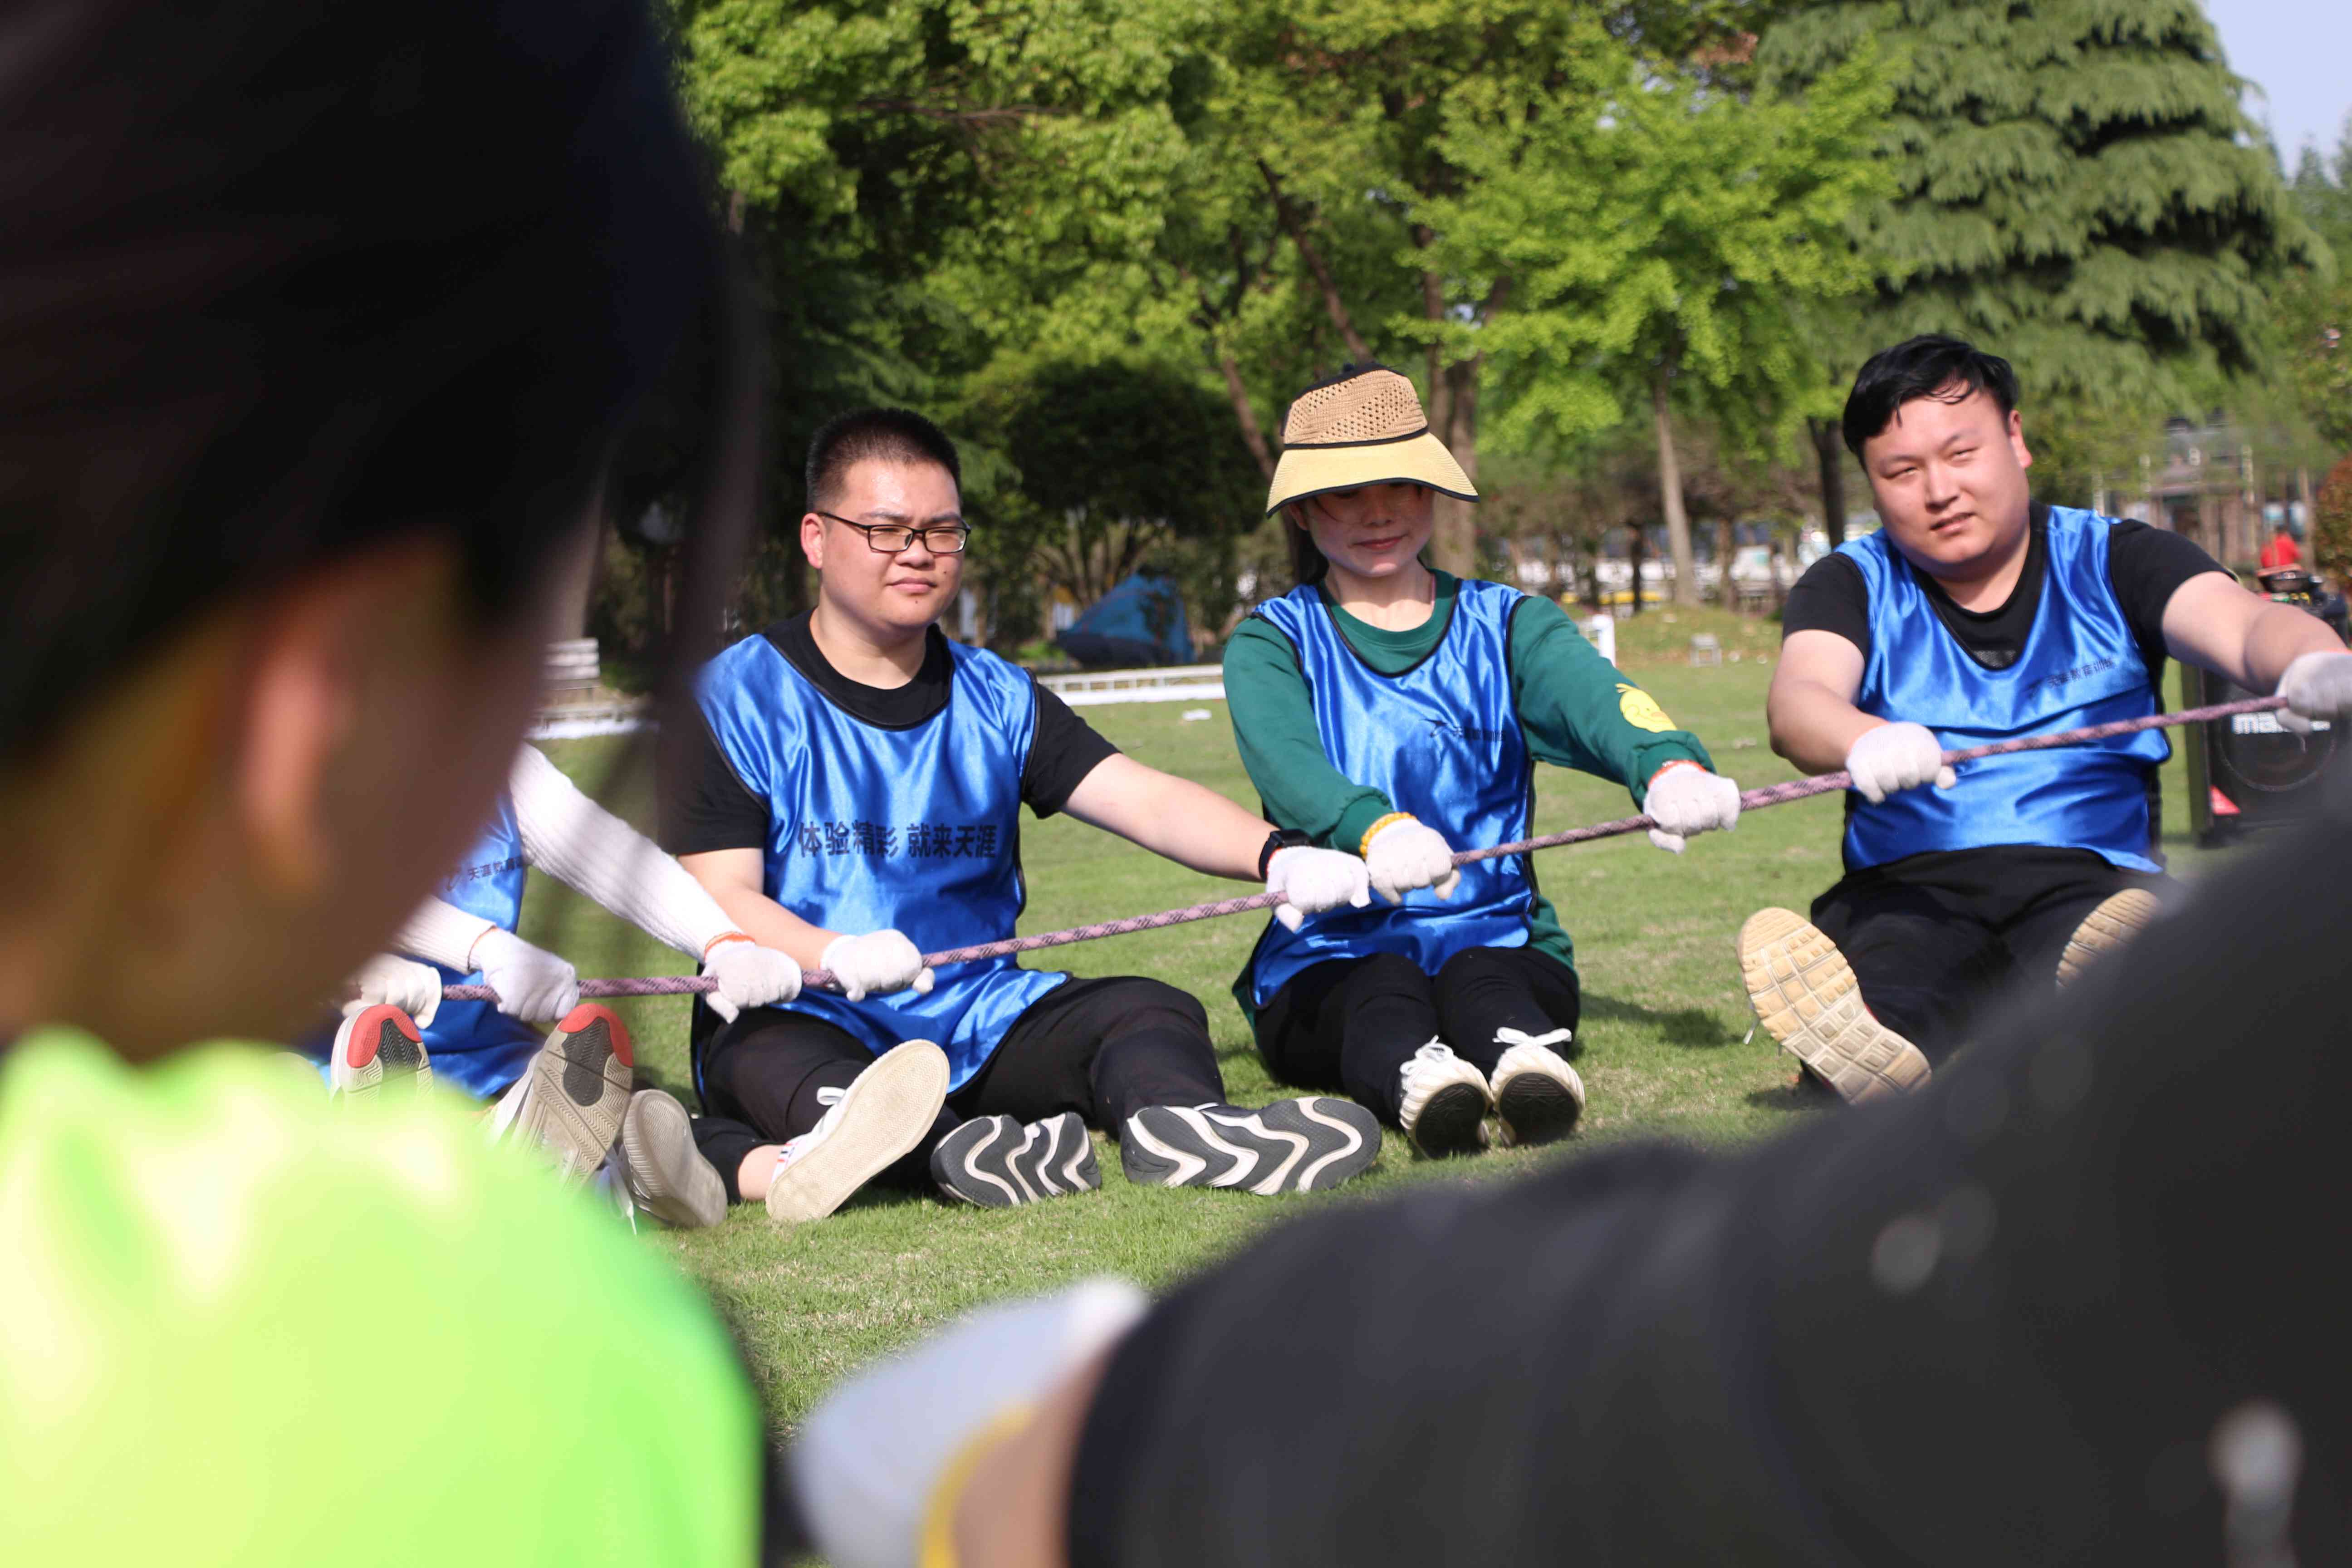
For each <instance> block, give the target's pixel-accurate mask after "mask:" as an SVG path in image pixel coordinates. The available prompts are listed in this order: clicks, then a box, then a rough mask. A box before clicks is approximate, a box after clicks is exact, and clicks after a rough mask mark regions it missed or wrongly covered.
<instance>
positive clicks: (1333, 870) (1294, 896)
mask: <svg viewBox="0 0 2352 1568" xmlns="http://www.w3.org/2000/svg"><path fill="white" fill-rule="evenodd" d="M1265 890H1266V891H1267V892H1269V893H1275V894H1278V895H1280V897H1281V899H1282V902H1280V903H1278V904H1276V905H1275V906H1274V918H1275V919H1276V920H1278V921H1281V922H1282V923H1283V925H1284V926H1285V927H1286V928H1287V929H1288V930H1291V931H1297V929H1298V922H1299V921H1300V920H1302V919H1303V918H1305V917H1306V916H1307V915H1319V914H1321V913H1323V912H1324V911H1325V910H1336V909H1338V908H1339V906H1340V905H1341V904H1351V905H1353V906H1354V907H1355V908H1357V909H1362V908H1363V907H1364V906H1365V905H1366V904H1369V903H1370V902H1371V901H1372V893H1371V882H1370V872H1369V870H1368V869H1367V868H1366V867H1365V865H1364V863H1363V862H1362V861H1361V860H1359V859H1357V858H1355V857H1354V856H1353V855H1349V854H1348V853H1346V852H1345V851H1343V850H1339V849H1310V848H1308V847H1306V846H1305V845H1303V844H1294V845H1292V846H1291V847H1289V848H1287V849H1277V850H1276V851H1275V852H1274V858H1272V859H1270V860H1268V861H1267V862H1266V863H1265Z"/></svg>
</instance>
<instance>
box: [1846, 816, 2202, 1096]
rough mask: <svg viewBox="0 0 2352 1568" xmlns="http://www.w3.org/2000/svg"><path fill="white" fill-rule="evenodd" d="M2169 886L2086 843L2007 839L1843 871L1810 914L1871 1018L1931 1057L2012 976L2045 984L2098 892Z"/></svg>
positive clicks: (2162, 892) (1942, 1052)
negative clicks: (1847, 969) (2066, 845)
mask: <svg viewBox="0 0 2352 1568" xmlns="http://www.w3.org/2000/svg"><path fill="white" fill-rule="evenodd" d="M2176 887H2177V884H2175V883H2174V882H2173V881H2172V880H2171V879H2169V878H2167V877H2161V876H2156V875H2152V874H2149V873H2147V872H2141V871H2126V870H2123V869H2121V868H2117V867H2116V866H2114V865H2111V864H2109V863H2108V862H2107V861H2106V860H2105V858H2102V857H2100V856H2097V855H2094V854H2092V853H2091V852H2090V851H2089V850H2086V849H2044V848H2040V847H2032V846H2024V845H2019V846H2006V845H2005V846H2001V847H1997V848H1990V849H1963V850H1956V851H1952V852H1948V853H1937V854H1930V855H1914V856H1911V857H1909V858H1906V859H1902V860H1897V861H1895V862H1893V863H1892V864H1889V865H1885V866H1874V867H1871V868H1867V869H1865V870H1861V871H1854V872H1851V873H1849V874H1848V875H1847V876H1846V877H1845V878H1844V879H1843V880H1842V881H1840V882H1839V883H1838V884H1837V885H1836V886H1835V887H1832V889H1830V890H1829V891H1828V892H1826V893H1823V894H1822V896H1821V897H1820V898H1818V899H1815V900H1813V910H1812V913H1813V923H1814V924H1815V925H1817V926H1819V927H1821V928H1822V932H1823V934H1825V935H1826V936H1828V937H1829V939H1830V940H1831V941H1832V942H1836V943H1837V944H1838V949H1839V951H1840V952H1843V953H1844V954H1845V956H1846V962H1847V963H1851V964H1853V973H1854V976H1855V978H1856V979H1858V980H1860V981H1861V982H1862V998H1863V1000H1864V1002H1866V1003H1868V1004H1869V1005H1870V1010H1871V1012H1873V1013H1874V1014H1875V1015H1877V1016H1878V1020H1879V1022H1881V1023H1883V1024H1885V1026H1887V1027H1888V1028H1890V1029H1893V1030H1894V1031H1895V1033H1897V1034H1899V1035H1901V1036H1903V1037H1905V1038H1906V1039H1907V1040H1909V1041H1910V1042H1911V1043H1912V1044H1913V1045H1915V1046H1917V1047H1919V1048H1920V1050H1922V1051H1923V1052H1925V1053H1926V1054H1927V1058H1928V1059H1929V1060H1930V1061H1937V1062H1940V1061H1942V1060H1943V1059H1944V1058H1946V1057H1948V1056H1949V1055H1950V1054H1951V1052H1952V1051H1953V1050H1954V1049H1956V1048H1957V1047H1958V1046H1959V1045H1960V1043H1961V1042H1962V1041H1963V1040H1964V1039H1966V1038H1967V1032H1968V1029H1969V1026H1970V1022H1971V1019H1972V1016H1973V1015H1974V1014H1975V1013H1976V1011H1977V1010H1978V1009H1979V1006H1980V1005H1982V1004H1983V1003H1985V1002H1987V1001H1989V1000H1990V999H1991V998H1992V997H1993V996H1995V995H1997V994H2001V993H2003V992H2004V991H2006V990H2008V989H2009V988H2011V987H2012V986H2015V987H2019V988H2023V989H2029V990H2031V989H2038V990H2040V991H2042V992H2044V993H2047V992H2049V991H2051V990H2052V989H2053V987H2054V986H2055V984H2056V983H2057V971H2058V955H2059V954H2060V953H2061V952H2064V951H2065V947H2066V940H2067V938H2069V937H2071V936H2073V935H2074V928H2075V927H2077V926H2079V925H2081V924H2082V923H2083V917H2084V916H2085V915H2087V914H2089V913H2090V912H2091V911H2092V910H2095V909H2096V908H2097V907H2098V906H2099V905H2100V904H2101V903H2102V902H2104V901H2105V900H2107V899H2109V898H2111V897H2113V896H2114V895H2115V894H2116V893H2119V892H2121V891H2123V890H2124V889H2126V888H2147V889H2149V890H2150V891H2152V892H2155V893H2157V894H2158V896H2159V897H2168V896H2169V895H2170V894H2171V893H2172V892H2173V890H2174V889H2175V888H2176Z"/></svg>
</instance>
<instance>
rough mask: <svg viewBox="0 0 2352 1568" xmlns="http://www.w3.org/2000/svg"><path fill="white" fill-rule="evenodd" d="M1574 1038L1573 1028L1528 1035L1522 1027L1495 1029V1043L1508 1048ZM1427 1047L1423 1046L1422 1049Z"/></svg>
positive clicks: (1561, 1043)
mask: <svg viewBox="0 0 2352 1568" xmlns="http://www.w3.org/2000/svg"><path fill="white" fill-rule="evenodd" d="M1574 1038H1576V1031H1575V1030H1574V1029H1554V1030H1553V1031H1552V1032H1551V1033H1549V1034H1548V1035H1530V1034H1528V1033H1527V1032H1526V1031H1525V1030H1523V1029H1497V1030H1496V1031H1495V1043H1496V1045H1498V1046H1501V1047H1503V1048H1504V1049H1506V1050H1508V1049H1510V1048H1511V1047H1515V1046H1551V1047H1560V1046H1564V1045H1566V1044H1568V1043H1569V1042H1570V1040H1572V1039H1574ZM1428 1048H1429V1047H1426V1046H1423V1047H1422V1049H1423V1050H1427V1049H1428Z"/></svg>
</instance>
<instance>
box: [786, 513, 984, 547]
mask: <svg viewBox="0 0 2352 1568" xmlns="http://www.w3.org/2000/svg"><path fill="white" fill-rule="evenodd" d="M817 516H819V517H821V518H824V519H825V520H826V521H830V522H837V523H840V524H841V525H842V526H844V527H845V528H854V529H856V530H857V531H858V532H860V533H863V534H864V535H866V548H867V549H868V550H871V551H873V552H875V553H876V554H877V555H896V554H898V552H900V551H902V550H907V549H910V548H912V546H913V545H914V542H915V535H917V534H921V535H922V536H923V548H924V549H926V550H928V551H929V552H931V553H932V554H934V555H961V554H962V553H963V543H964V541H965V540H967V539H970V538H971V524H970V523H968V522H935V523H932V524H930V525H929V526H928V527H925V528H917V527H914V526H913V525H912V524H910V523H904V522H856V521H851V520H850V519H848V518H845V517H835V516H834V514H833V513H831V512H829V511H820V512H818V513H817Z"/></svg>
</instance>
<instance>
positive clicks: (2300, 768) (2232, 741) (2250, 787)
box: [2179, 665, 2346, 845]
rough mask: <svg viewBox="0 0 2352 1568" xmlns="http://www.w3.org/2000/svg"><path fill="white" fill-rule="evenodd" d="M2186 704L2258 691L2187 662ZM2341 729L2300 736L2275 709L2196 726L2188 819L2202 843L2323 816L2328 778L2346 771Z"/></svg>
mask: <svg viewBox="0 0 2352 1568" xmlns="http://www.w3.org/2000/svg"><path fill="white" fill-rule="evenodd" d="M2180 692H2181V700H2182V702H2183V704H2184V705H2185V706H2187V707H2190V708H2208V707H2211V706H2213V705H2215V704H2217V703H2222V702H2242V701H2244V700H2246V699H2247V698H2249V697H2252V696H2253V695H2254V693H2252V692H2251V691H2248V690H2246V689H2244V688H2243V687H2241V686H2236V685H2233V684H2231V682H2229V681H2227V680H2224V679H2221V677H2220V676H2218V675H2214V674H2211V673H2210V672H2208V671H2206V670H2202V669H2200V668H2197V667H2196V666H2194V665H2183V666H2181V668H2180ZM2341 742H2342V731H2340V730H2316V731H2313V732H2312V733H2310V734H2308V735H2298V734H2296V733H2295V732H2294V731H2292V730H2290V729H2288V728H2287V727H2286V726H2285V725H2284V724H2282V723H2280V722H2279V716H2278V715H2277V714H2276V713H2275V712H2270V713H2239V714H2234V715H2232V716H2231V717H2230V718H2227V719H2217V720H2214V721H2211V722H2210V723H2205V724H2194V725H2191V726H2189V733H2188V734H2187V735H2186V736H2184V737H2182V739H2181V741H2180V742H2179V743H2180V744H2182V745H2184V746H2186V747H2187V748H2188V752H2189V759H2188V760H2189V823H2190V825H2191V826H2193V827H2194V828H2195V829H2196V831H2197V842H2198V843H2200V844H2205V845H2214V844H2228V843H2231V842H2234V841H2235V840H2236V839H2238V838H2241V837H2244V836H2245V835H2247V834H2250V833H2259V832H2263V831H2264V830H2266V829H2269V828H2273V827H2287V826H2294V824H2296V823H2299V822H2303V821H2305V820H2307V819H2308V818H2310V817H2311V816H2315V815H2316V814H2317V812H2318V810H2319V802H2320V795H2321V794H2322V790H2321V788H2320V785H2321V781H2322V780H2323V779H2325V778H2326V777H2329V776H2332V775H2333V774H2334V773H2337V772H2339V771H2341V769H2342V766H2343V764H2342V763H2341V761H2340V760H2339V758H2338V755H2337V753H2338V752H2342V751H2344V750H2346V748H2345V747H2344V746H2343V745H2342V743H2341Z"/></svg>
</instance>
